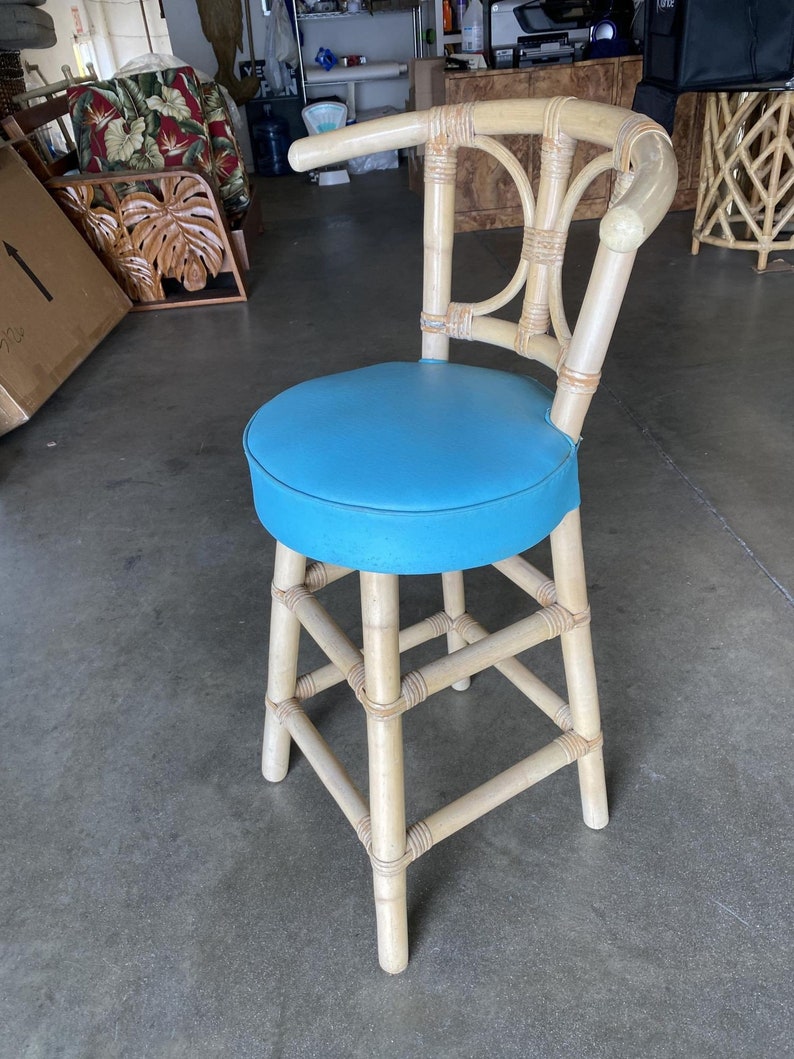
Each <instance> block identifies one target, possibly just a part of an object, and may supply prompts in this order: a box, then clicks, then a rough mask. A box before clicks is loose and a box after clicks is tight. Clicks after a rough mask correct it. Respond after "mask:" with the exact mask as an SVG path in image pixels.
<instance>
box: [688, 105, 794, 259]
mask: <svg viewBox="0 0 794 1059" xmlns="http://www.w3.org/2000/svg"><path fill="white" fill-rule="evenodd" d="M793 104H794V92H786V91H773V92H710V93H709V96H708V99H707V102H706V121H705V127H704V130H703V154H702V156H701V163H700V187H699V189H698V203H697V210H696V213H695V226H694V229H693V231H692V253H693V254H697V252H698V250H700V244H701V243H710V244H711V245H712V246H725V247H728V248H729V249H731V250H754V251H755V252H756V253H757V254H758V271H759V272H763V271H764V269H765V268H766V266H767V261H768V258H769V254H770V252H772V251H773V250H793V249H794V224H793V222H794V143H793V142H792V141H793V140H794V119H793V118H792V105H793ZM737 228H740V229H743V230H742V231H741V233H740V236H739V237H737V234H736V229H737ZM742 236H743V238H742Z"/></svg>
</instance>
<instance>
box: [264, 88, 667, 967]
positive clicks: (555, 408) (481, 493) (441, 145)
mask: <svg viewBox="0 0 794 1059" xmlns="http://www.w3.org/2000/svg"><path fill="white" fill-rule="evenodd" d="M521 134H526V135H532V136H533V137H537V138H538V140H537V141H533V142H535V143H537V142H538V141H539V154H540V160H541V165H540V180H539V185H538V188H537V193H536V194H535V193H534V192H533V189H532V187H531V185H530V180H529V178H528V176H527V172H526V170H525V169H524V168H522V166H521V165H520V164H519V162H518V161H517V160H516V158H515V157H514V156H513V155H512V154H511V153H510V152H509V151H508V150H507V148H506V147H505V146H504V144H503V143H502V142H501V141H500V140H499V139H497V138H496V137H498V136H504V135H521ZM579 140H586V141H588V142H590V143H594V144H596V145H598V146H600V147H601V148H604V149H605V150H603V151H602V152H601V153H600V154H598V155H597V157H596V158H594V159H593V160H591V161H589V162H588V163H587V165H585V166H584V167H583V168H582V169H581V170H580V171H578V172H577V173H576V175H575V176H574V177H573V179H571V173H572V170H573V169H574V155H575V149H576V145H577V142H578V141H579ZM419 144H424V145H425V155H424V167H425V223H424V247H425V252H424V253H425V257H424V260H425V270H424V288H423V308H422V312H421V318H420V324H421V332H422V356H421V360H419V361H418V362H408V361H406V362H402V361H401V362H396V363H386V364H377V365H374V366H371V367H367V368H363V369H359V370H356V371H349V372H343V373H341V374H338V375H331V376H327V377H324V378H319V379H312V380H310V381H307V382H304V383H302V384H300V385H298V386H295V387H293V388H292V389H290V390H287V391H285V392H283V393H281V394H280V395H278V396H277V397H275V398H274V399H273V400H271V401H269V402H268V403H267V404H265V405H264V406H263V407H262V408H261V409H260V410H259V411H258V412H256V414H255V415H254V416H253V418H252V420H251V422H250V423H249V425H248V427H247V429H246V433H245V451H246V454H247V456H248V460H249V465H250V469H251V476H252V482H253V491H254V501H255V505H256V510H257V513H258V515H259V518H260V519H261V521H262V522H263V524H264V525H265V526H266V527H267V529H268V530H269V531H270V533H271V534H272V535H273V536H274V537H275V538H276V540H277V542H278V543H277V548H276V565H275V574H274V578H273V586H272V595H273V603H272V620H271V629H270V661H269V675H268V686H267V699H266V701H267V711H266V721H265V737H264V749H263V759H262V760H263V772H264V775H265V777H266V778H267V779H269V780H271V781H279V780H281V779H282V778H283V777H284V776H285V774H286V772H287V766H288V759H289V749H290V741H291V739H294V740H295V742H296V743H297V744H298V746H299V747H300V749H301V750H302V751H303V753H304V754H305V755H306V757H307V759H308V760H309V762H310V763H311V765H312V766H313V767H314V769H315V770H316V772H317V773H318V775H319V777H320V779H321V780H322V782H323V783H324V784H325V786H326V787H327V789H328V790H329V792H330V793H331V795H332V796H333V797H334V798H335V800H336V801H337V803H338V805H339V807H340V808H341V810H342V812H343V813H344V815H345V816H346V817H347V819H348V821H349V822H350V823H351V824H352V826H353V827H354V828H355V831H356V833H357V835H358V837H359V839H360V840H361V842H362V843H363V845H364V846H365V848H366V850H367V852H368V854H369V857H370V861H371V864H372V871H373V878H374V889H375V907H376V917H377V928H378V949H379V956H380V963H381V966H382V967H383V968H384V969H385V970H386V971H389V972H391V973H397V972H399V971H401V970H403V968H404V967H405V966H406V964H407V961H408V934H407V917H406V869H407V868H408V866H409V864H410V863H411V862H412V861H414V860H416V858H418V857H420V856H421V855H423V854H424V853H426V852H427V851H428V850H429V849H430V848H431V847H432V846H434V845H435V844H437V843H438V842H440V841H441V840H442V839H444V838H446V837H447V836H449V835H451V834H453V833H454V832H456V831H458V830H459V829H460V828H462V827H465V826H466V825H467V824H468V823H471V822H472V821H473V820H476V819H477V818H478V817H480V816H482V815H483V814H485V813H487V812H489V811H490V810H491V809H493V808H495V807H496V806H498V805H500V804H501V803H503V802H505V801H506V800H507V799H509V798H512V797H513V796H514V795H517V794H519V793H520V792H522V791H524V790H526V789H527V788H528V787H530V786H532V784H534V783H536V782H538V781H539V780H540V779H542V778H543V777H545V776H548V775H550V774H551V773H553V772H556V771H557V770H558V769H560V768H562V767H564V766H565V765H567V764H570V763H573V762H574V761H575V762H576V763H577V766H578V770H579V781H580V791H581V800H582V807H583V813H584V819H585V822H586V823H587V824H588V825H589V826H590V827H593V828H600V827H603V826H604V825H605V824H606V822H607V799H606V789H605V783H604V767H603V755H602V735H601V722H600V718H599V706H598V696H597V690H596V682H595V670H594V664H593V653H592V648H591V640H590V628H589V623H590V610H589V607H588V601H587V591H586V585H585V576H584V561H583V555H582V543H581V534H580V521H579V487H578V479H577V444H578V441H579V437H580V430H581V426H582V422H583V419H584V416H585V413H586V411H587V409H588V406H589V404H590V400H591V398H592V395H593V393H594V391H595V389H596V386H597V385H598V379H599V373H600V368H601V363H602V361H603V359H604V355H605V353H606V349H607V345H608V343H609V340H610V338H611V335H612V330H613V328H614V325H615V320H616V318H617V314H618V310H619V306H620V304H621V300H622V298H623V295H624V292H625V289H626V284H627V282H628V279H629V274H630V272H631V268H632V264H633V261H634V257H635V253H636V250H637V248H638V247H639V246H640V244H641V243H642V242H643V241H644V240H645V239H646V238H647V236H648V235H649V234H650V232H651V231H653V229H654V228H655V227H656V225H657V224H658V222H659V220H660V219H661V218H662V216H663V215H664V213H665V212H666V211H667V208H668V206H669V204H670V201H671V199H672V195H673V192H674V189H675V185H676V163H675V158H674V155H673V151H672V148H671V146H670V142H669V139H668V137H667V135H666V133H665V132H664V131H663V130H662V129H661V128H659V126H657V125H656V124H655V123H653V122H651V121H650V120H648V119H647V118H644V117H642V116H639V115H636V114H632V113H631V112H629V111H626V110H620V109H617V108H613V107H609V106H605V105H601V104H597V103H586V102H580V101H578V100H573V99H561V98H560V99H551V100H511V101H500V102H482V103H474V104H462V105H458V106H450V107H438V108H434V109H433V110H430V111H427V112H419V113H408V114H404V115H398V116H393V117H387V118H382V119H380V120H377V121H372V122H367V123H366V125H363V126H353V127H350V128H347V129H344V130H340V131H338V132H330V133H327V134H324V135H323V136H316V137H313V138H312V139H310V140H303V141H300V142H299V143H297V144H294V145H293V147H292V150H291V156H290V160H291V162H292V165H293V167H294V168H295V169H298V170H306V169H311V168H315V167H317V166H320V165H328V164H334V163H336V162H340V161H343V160H345V159H348V158H350V157H355V156H356V155H361V154H368V153H370V152H373V151H381V150H387V149H389V150H391V149H394V148H401V147H410V146H416V145H419ZM461 147H467V148H476V149H480V150H483V151H487V152H488V153H489V154H491V155H492V156H493V157H494V158H495V159H496V160H497V161H498V162H500V163H501V164H502V165H503V166H504V167H505V168H506V169H507V170H508V172H509V173H510V174H511V176H512V177H513V179H514V180H515V182H516V184H517V187H518V190H519V194H520V197H521V201H522V203H523V208H524V214H525V218H526V221H525V229H524V241H523V249H522V253H521V257H520V261H519V263H518V266H517V269H516V272H515V275H514V276H513V278H512V279H511V280H510V282H509V283H508V285H507V286H506V287H505V289H504V290H503V291H501V292H500V293H499V294H497V295H495V296H494V297H491V298H488V299H487V300H485V301H481V302H476V303H473V304H461V303H456V302H453V301H452V300H451V260H452V243H453V232H454V216H453V215H454V200H455V181H456V159H457V152H458V149H459V148H461ZM577 161H578V159H577ZM605 173H606V174H612V176H611V179H612V180H613V188H614V191H613V196H612V204H611V207H610V209H609V211H608V212H607V214H606V215H605V217H604V219H603V220H602V222H601V227H600V244H599V248H598V250H597V253H596V258H595V264H594V267H593V270H592V274H591V277H590V281H589V286H588V289H587V293H586V296H585V299H584V303H583V305H582V308H581V310H580V313H579V317H578V321H577V323H576V326H575V328H574V329H573V330H571V329H570V328H569V326H568V322H567V320H566V316H565V311H564V308H563V302H562V293H561V277H562V263H563V254H564V249H565V242H566V233H567V230H568V226H569V224H570V221H571V218H572V216H573V213H574V210H575V208H576V204H577V203H578V201H579V200H580V198H581V196H582V194H583V192H584V191H585V189H586V188H587V187H588V185H589V183H590V182H591V181H592V180H593V179H595V178H596V177H599V176H601V175H602V174H605ZM521 291H523V309H522V312H521V316H520V320H519V322H518V323H514V322H511V321H509V320H506V319H500V318H499V317H497V316H495V315H493V314H494V313H496V312H498V310H499V309H500V308H502V307H503V306H505V305H506V304H507V303H508V302H510V301H511V300H512V299H513V298H514V297H515V296H516V295H517V294H519V293H520V292H521ZM552 329H553V333H551V331H552ZM450 338H455V339H460V340H464V341H465V340H476V341H482V342H489V343H492V344H494V345H496V346H499V347H502V348H505V349H508V350H513V351H515V352H516V353H517V354H518V355H519V356H521V357H527V358H531V359H534V360H536V361H539V362H540V363H541V364H543V365H545V366H546V367H547V368H548V369H550V373H551V374H552V376H554V375H556V392H552V391H550V390H548V389H546V388H545V387H544V386H542V385H540V384H539V383H537V382H536V381H534V380H533V379H531V378H529V377H528V376H526V375H521V374H513V373H509V372H502V371H497V370H492V369H485V368H478V367H472V366H469V365H465V364H455V363H450V362H449V360H448V353H449V344H450V343H449V340H450ZM549 536H550V537H551V550H552V562H553V566H554V579H553V580H552V579H551V578H549V577H547V576H546V575H545V574H543V573H542V572H541V571H539V570H538V569H536V568H535V567H533V566H532V565H531V564H530V563H529V562H528V561H527V560H526V558H524V557H523V556H521V555H520V554H519V553H520V552H523V551H525V550H526V549H527V548H530V547H532V546H533V545H535V544H536V543H538V542H539V541H541V540H543V539H545V538H546V537H549ZM307 556H312V558H313V561H311V562H308V563H307V558H306V557H307ZM487 565H493V566H494V567H495V568H496V570H497V571H498V572H499V574H501V575H502V576H504V577H506V578H508V579H509V580H510V581H512V582H514V583H515V584H516V585H518V586H520V588H522V589H523V590H524V591H525V592H526V593H527V595H528V596H529V597H530V599H531V600H534V601H535V604H537V606H536V608H535V609H534V612H531V613H529V614H528V615H527V616H526V617H524V618H521V619H520V620H518V621H516V622H514V623H512V624H510V625H508V626H506V627H505V628H502V629H500V630H499V631H496V632H489V631H488V630H487V629H485V628H484V627H483V626H482V625H481V624H480V623H479V622H478V621H477V620H476V619H475V618H474V617H472V615H471V614H470V613H469V612H468V611H467V609H466V604H465V598H464V583H463V574H462V573H461V571H464V570H466V569H469V568H472V567H478V566H487ZM354 570H356V571H359V572H360V573H359V578H360V595H361V608H362V621H363V648H362V647H360V646H359V645H358V644H356V643H354V642H353V641H352V640H351V639H350V637H349V636H348V635H347V634H346V633H345V632H344V631H343V629H342V627H341V626H340V624H338V623H337V621H335V620H334V619H333V618H332V617H331V616H330V614H329V613H328V611H327V610H326V608H325V607H324V606H323V605H322V604H321V602H320V601H319V599H318V597H317V594H318V592H319V591H320V590H321V589H322V588H323V587H324V586H326V585H327V584H328V583H329V582H331V581H335V580H338V579H339V578H341V577H344V576H346V575H348V574H350V573H352V572H353V571H354ZM401 574H440V575H441V589H442V592H441V594H442V597H443V609H441V610H440V611H439V612H438V613H435V614H432V615H430V616H429V617H428V618H426V619H425V620H423V621H420V622H418V623H416V624H413V625H410V626H408V627H406V628H401V627H400V616H399V601H398V577H399V575H401ZM535 604H533V606H535ZM528 609H530V608H528ZM301 630H305V631H306V632H307V633H308V634H309V635H310V636H311V637H312V638H313V639H314V640H315V642H316V643H317V644H319V646H320V647H321V648H322V650H323V651H324V653H325V655H326V656H327V658H328V664H327V665H324V666H322V667H320V668H319V669H315V670H313V671H312V672H308V673H303V674H302V675H300V676H299V675H298V647H299V638H300V633H301ZM436 637H440V638H443V637H446V648H445V650H442V653H441V656H440V657H438V658H437V659H436V660H435V661H432V662H430V663H428V664H426V665H422V666H421V667H419V668H416V669H413V670H411V671H409V672H402V671H401V662H400V654H401V652H404V651H406V650H409V649H410V648H412V647H414V646H417V645H419V644H422V643H425V642H427V641H429V640H432V639H433V638H436ZM555 637H558V638H559V639H560V641H561V644H562V655H563V661H564V669H565V675H566V679H567V696H562V695H560V694H558V693H557V692H556V691H555V690H553V689H552V688H551V687H549V686H548V685H547V684H545V683H544V682H543V681H541V680H540V679H539V678H538V677H537V676H536V675H535V674H534V673H533V672H532V671H531V670H530V669H529V668H528V667H527V666H526V665H525V664H524V663H523V661H519V660H518V659H517V658H516V656H517V655H518V654H520V653H521V652H523V651H526V650H527V649H528V648H529V647H532V646H534V645H537V644H539V643H541V642H542V641H545V640H549V639H552V638H555ZM490 666H494V667H496V669H497V670H498V671H499V672H500V673H502V674H503V675H504V676H505V677H506V678H507V679H508V680H509V681H511V682H512V683H513V684H514V685H515V686H516V687H517V688H519V689H520V690H521V691H522V692H523V693H524V694H525V695H526V696H527V697H528V698H529V699H530V700H531V701H532V702H533V703H534V704H535V705H536V706H538V707H539V708H540V710H541V711H542V712H543V713H544V714H546V715H547V717H548V718H549V719H550V721H551V722H552V724H553V725H556V727H557V729H558V734H557V736H556V738H554V739H551V741H550V742H549V743H548V744H547V745H546V746H543V747H541V748H540V749H538V750H536V751H535V752H534V753H532V754H530V756H529V757H526V758H524V760H522V761H519V762H518V764H516V765H514V766H513V767H511V768H509V769H507V770H506V771H504V772H502V773H501V774H499V775H497V776H496V777H494V778H493V779H491V780H489V781H487V782H486V783H484V784H482V785H481V786H479V787H477V788H476V789H475V790H473V791H471V792H470V793H468V794H465V795H463V796H462V797H460V798H458V799H457V800H455V801H454V802H452V803H450V804H449V805H446V806H444V807H443V808H440V809H438V810H437V811H436V812H434V813H432V814H431V815H430V816H428V817H426V818H425V819H423V820H419V821H417V822H415V823H412V824H411V825H410V826H409V827H406V807H405V795H404V789H403V746H402V724H403V715H404V714H406V713H407V712H408V711H410V710H412V709H414V708H416V707H418V706H419V704H420V703H422V702H423V701H424V700H425V699H427V698H428V696H430V695H433V694H434V693H436V692H438V691H440V690H442V689H445V688H449V687H453V688H456V689H459V690H464V689H465V688H466V687H467V686H468V684H469V679H470V677H471V676H472V675H473V674H476V673H478V672H480V671H482V670H484V669H487V668H488V667H490ZM343 681H347V682H348V684H349V685H350V687H351V688H352V690H353V693H354V694H355V696H356V697H357V698H358V700H359V701H360V702H361V705H362V706H363V708H364V711H365V714H366V725H367V739H368V751H369V796H368V799H367V798H365V797H364V795H363V794H362V793H361V792H360V791H359V790H358V789H357V788H356V786H355V785H354V783H353V782H352V780H351V778H350V776H349V775H348V773H347V771H346V770H345V768H344V766H343V765H342V763H341V762H340V761H339V759H338V758H337V757H336V755H335V754H334V752H333V751H332V750H331V748H330V747H329V746H328V745H327V743H326V742H325V740H324V739H323V738H322V736H321V735H320V733H319V732H318V730H317V728H316V727H315V725H314V724H313V723H312V721H311V720H310V718H309V714H308V712H307V710H306V704H307V702H308V700H310V699H311V698H312V697H313V696H315V695H317V694H319V693H320V692H322V691H323V690H325V689H327V688H329V687H331V686H333V685H335V684H339V683H341V682H343Z"/></svg>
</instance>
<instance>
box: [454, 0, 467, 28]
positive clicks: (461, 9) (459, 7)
mask: <svg viewBox="0 0 794 1059" xmlns="http://www.w3.org/2000/svg"><path fill="white" fill-rule="evenodd" d="M465 14H466V0H455V30H456V31H457V32H458V33H461V32H462V31H463V16H464V15H465Z"/></svg>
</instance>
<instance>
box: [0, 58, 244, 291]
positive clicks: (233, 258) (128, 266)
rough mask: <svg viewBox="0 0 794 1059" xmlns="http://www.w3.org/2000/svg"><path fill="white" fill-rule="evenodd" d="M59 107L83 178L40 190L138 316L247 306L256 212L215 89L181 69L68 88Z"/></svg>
mask: <svg viewBox="0 0 794 1059" xmlns="http://www.w3.org/2000/svg"><path fill="white" fill-rule="evenodd" d="M67 102H68V108H69V113H70V115H71V118H72V125H73V128H74V138H75V143H76V152H75V159H74V163H73V164H74V165H76V167H77V168H78V169H79V170H80V175H79V176H75V175H69V174H66V175H55V177H54V178H53V179H48V180H47V186H48V187H49V188H50V190H51V191H52V193H53V194H54V196H55V198H56V199H57V201H58V202H59V204H60V205H61V206H62V208H63V209H64V210H65V211H66V212H67V214H68V215H69V216H70V217H71V218H72V220H73V221H74V223H75V224H76V225H77V227H78V228H79V230H80V231H81V232H82V234H83V235H84V236H85V238H86V239H87V240H88V242H89V243H90V244H91V245H92V247H93V248H94V250H95V251H96V252H97V253H98V254H99V256H100V257H101V258H102V260H103V261H104V262H105V264H106V266H107V267H108V268H109V269H110V271H111V272H112V273H113V275H114V276H115V278H116V279H117V281H118V282H119V284H120V285H121V286H122V288H123V289H124V290H125V292H126V293H127V294H128V295H129V297H130V298H131V299H132V301H133V303H134V306H135V308H138V309H149V308H165V307H168V306H170V305H173V304H184V303H185V302H188V303H193V302H203V303H204V304H207V303H218V302H227V301H244V300H246V298H247V293H246V288H245V281H244V279H243V271H244V270H245V269H246V268H247V267H248V257H247V252H246V246H245V228H246V227H247V226H249V222H252V224H253V226H256V222H255V220H254V219H253V218H254V217H255V211H252V210H251V202H252V193H251V187H250V184H249V181H248V176H247V174H246V171H245V166H244V164H243V161H242V154H241V152H240V148H239V146H238V144H237V140H236V138H235V135H234V130H233V127H232V123H231V119H230V116H229V113H228V110H227V108H226V105H225V103H224V100H223V96H222V95H221V92H220V89H219V88H218V86H217V85H216V84H214V83H212V82H210V83H208V84H202V83H201V82H199V80H198V78H197V76H196V74H195V72H194V71H193V70H192V69H191V68H190V67H188V66H182V67H177V68H174V69H170V70H162V71H157V72H151V73H141V74H135V75H132V76H129V77H116V78H113V79H111V80H107V81H91V82H88V83H86V84H80V85H73V86H70V87H69V88H68V89H67V95H66V99H65V100H64V102H63V107H64V112H65V108H66V104H67ZM34 109H35V108H31V111H32V110H34ZM51 116H52V115H48V120H49V118H50V117H51ZM15 117H16V119H17V120H18V122H19V123H20V125H21V124H22V123H23V114H22V113H20V114H18V115H16V116H15ZM24 119H25V120H26V121H27V124H28V125H29V126H30V127H31V128H32V127H33V121H34V118H33V117H32V116H31V112H30V111H28V112H25V113H24ZM5 127H6V125H5V123H4V128H5ZM6 131H7V132H8V131H10V132H12V133H14V132H15V130H13V129H12V130H9V129H7V130H6ZM22 131H23V132H28V131H29V129H23V130H22ZM17 134H18V130H17ZM57 172H58V173H59V174H63V173H64V168H63V166H61V167H60V168H59V169H58V171H57ZM49 176H52V173H45V174H44V177H45V178H47V177H49ZM229 280H230V281H229Z"/></svg>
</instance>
